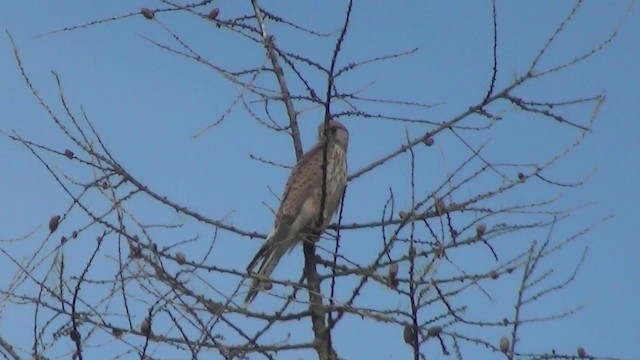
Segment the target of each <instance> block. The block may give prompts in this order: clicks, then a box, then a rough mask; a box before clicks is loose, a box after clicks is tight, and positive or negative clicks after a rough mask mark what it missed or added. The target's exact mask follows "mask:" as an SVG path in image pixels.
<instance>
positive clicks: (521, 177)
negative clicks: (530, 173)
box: [518, 173, 524, 181]
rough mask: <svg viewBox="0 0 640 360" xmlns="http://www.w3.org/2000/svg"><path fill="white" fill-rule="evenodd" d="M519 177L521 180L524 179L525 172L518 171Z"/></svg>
mask: <svg viewBox="0 0 640 360" xmlns="http://www.w3.org/2000/svg"><path fill="white" fill-rule="evenodd" d="M518 179H519V180H521V181H522V180H524V174H523V173H518Z"/></svg>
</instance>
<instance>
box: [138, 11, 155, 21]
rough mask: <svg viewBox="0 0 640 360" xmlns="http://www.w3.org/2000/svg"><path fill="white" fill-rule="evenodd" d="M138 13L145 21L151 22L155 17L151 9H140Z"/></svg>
mask: <svg viewBox="0 0 640 360" xmlns="http://www.w3.org/2000/svg"><path fill="white" fill-rule="evenodd" d="M140 13H141V14H142V16H144V18H145V19H147V20H152V19H153V18H154V17H155V14H154V13H153V10H151V9H147V8H142V9H140Z"/></svg>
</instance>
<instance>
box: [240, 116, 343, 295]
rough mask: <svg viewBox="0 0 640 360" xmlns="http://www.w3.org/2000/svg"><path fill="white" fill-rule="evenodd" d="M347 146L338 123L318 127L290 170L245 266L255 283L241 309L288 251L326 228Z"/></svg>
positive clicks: (333, 209) (340, 183)
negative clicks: (267, 229)
mask: <svg viewBox="0 0 640 360" xmlns="http://www.w3.org/2000/svg"><path fill="white" fill-rule="evenodd" d="M348 143H349V132H348V131H347V128H345V127H344V125H342V124H341V123H339V122H337V121H335V120H330V121H329V122H328V124H327V126H326V128H325V123H322V124H320V126H319V127H318V143H317V144H316V145H315V146H314V147H313V148H311V150H309V151H308V152H307V153H306V154H304V156H302V158H301V159H300V161H298V163H297V164H296V165H295V166H294V168H293V170H291V174H290V175H289V180H287V185H286V186H285V188H284V194H283V196H282V200H281V203H280V209H279V210H278V213H277V214H276V218H275V221H274V224H273V231H272V232H271V234H270V235H269V236H268V237H267V240H266V241H265V243H264V244H263V245H262V247H261V248H260V250H258V253H257V254H256V255H255V257H254V258H253V260H251V262H250V263H249V265H248V266H247V273H249V274H253V275H254V279H253V282H252V285H251V289H250V290H249V292H248V294H247V296H246V298H245V303H250V302H251V301H253V299H254V298H255V297H256V296H257V295H258V292H259V291H260V290H262V289H265V288H267V287H269V284H270V283H269V279H268V278H269V276H270V275H271V273H272V272H273V270H274V269H275V268H276V265H278V262H279V261H280V259H281V258H282V256H284V254H285V253H286V252H287V251H291V250H292V249H293V248H294V247H295V246H296V245H297V244H299V243H302V241H304V240H308V241H309V240H312V239H313V238H314V237H316V236H319V235H320V234H322V232H323V231H324V230H325V229H326V228H327V226H328V225H329V221H330V220H331V218H332V217H333V215H334V214H335V213H336V211H337V210H338V206H339V205H340V201H341V199H342V195H343V193H344V189H345V186H346V185H347V145H348ZM323 174H326V178H325V179H326V180H324V181H323ZM323 187H324V193H323ZM323 200H324V204H323ZM321 212H322V214H321ZM258 264H260V265H259V267H258V270H257V271H255V268H256V266H257V265H258Z"/></svg>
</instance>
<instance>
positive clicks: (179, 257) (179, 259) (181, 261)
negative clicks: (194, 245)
mask: <svg viewBox="0 0 640 360" xmlns="http://www.w3.org/2000/svg"><path fill="white" fill-rule="evenodd" d="M186 261H187V258H186V257H185V256H184V254H183V253H181V252H180V251H178V252H177V253H176V262H177V263H178V264H180V265H182V264H184V263H185V262H186Z"/></svg>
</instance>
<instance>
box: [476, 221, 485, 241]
mask: <svg viewBox="0 0 640 360" xmlns="http://www.w3.org/2000/svg"><path fill="white" fill-rule="evenodd" d="M485 231H487V225H486V224H485V223H480V224H478V225H476V235H477V236H478V237H479V238H480V237H482V235H484V232H485Z"/></svg>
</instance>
